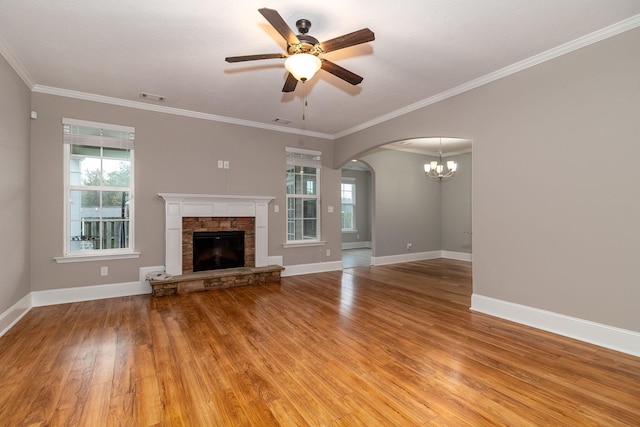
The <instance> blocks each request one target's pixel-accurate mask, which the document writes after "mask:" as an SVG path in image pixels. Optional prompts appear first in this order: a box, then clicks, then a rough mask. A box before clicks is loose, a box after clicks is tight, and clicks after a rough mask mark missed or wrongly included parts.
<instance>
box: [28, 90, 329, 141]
mask: <svg viewBox="0 0 640 427" xmlns="http://www.w3.org/2000/svg"><path fill="white" fill-rule="evenodd" d="M31 90H32V91H33V92H37V93H44V94H47V95H55V96H63V97H66V98H73V99H81V100H84V101H93V102H100V103H103V104H110V105H117V106H120V107H128V108H136V109H139V110H147V111H155V112H158V113H166V114H173V115H176V116H184V117H191V118H194V119H202V120H210V121H213V122H221V123H229V124H234V125H240V126H248V127H254V128H259V129H265V130H272V131H276V132H285V133H292V134H296V135H302V136H311V137H315V138H321V139H329V140H333V139H334V138H333V135H329V134H326V133H320V132H310V131H305V130H301V129H291V128H286V127H282V126H275V125H270V124H266V123H259V122H253V121H250V120H242V119H234V118H232V117H225V116H218V115H216V114H209V113H202V112H199V111H192V110H184V109H181V108H174V107H167V106H164V105H154V104H147V103H145V102H140V101H131V100H128V99H121V98H113V97H110V96H103V95H96V94H93V93H87V92H78V91H75V90H68V89H60V88H56V87H51V86H42V85H38V84H37V85H35V86H33V88H32V89H31Z"/></svg>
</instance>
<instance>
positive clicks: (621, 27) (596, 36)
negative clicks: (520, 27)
mask: <svg viewBox="0 0 640 427" xmlns="http://www.w3.org/2000/svg"><path fill="white" fill-rule="evenodd" d="M637 27H640V15H635V16H632V17H630V18H628V19H625V20H623V21H620V22H618V23H616V24H613V25H610V26H608V27H606V28H603V29H601V30H598V31H595V32H593V33H591V34H587V35H586V36H583V37H580V38H578V39H575V40H572V41H570V42H568V43H565V44H563V45H560V46H557V47H555V48H553V49H549V50H547V51H545V52H542V53H540V54H538V55H535V56H532V57H530V58H527V59H525V60H522V61H519V62H516V63H515V64H512V65H509V66H507V67H504V68H502V69H500V70H497V71H495V72H492V73H489V74H486V75H484V76H482V77H479V78H477V79H474V80H471V81H469V82H467V83H464V84H462V85H459V86H456V87H454V88H452V89H449V90H446V91H444V92H441V93H439V94H436V95H434V96H431V97H429V98H426V99H423V100H421V101H418V102H415V103H413V104H410V105H407V106H406V107H403V108H400V109H398V110H395V111H392V112H390V113H388V114H385V115H382V116H380V117H377V118H374V119H372V120H369V121H367V122H364V123H361V124H359V125H357V126H354V127H352V128H349V129H346V130H344V131H341V132H338V133H335V134H333V135H331V134H326V133H321V132H311V131H305V130H301V129H292V128H287V127H283V126H276V125H271V124H266V123H260V122H254V121H250V120H243V119H235V118H232V117H225V116H218V115H215V114H208V113H202V112H198V111H191V110H184V109H180V108H173V107H166V106H162V105H153V104H147V103H143V102H139V101H130V100H126V99H120V98H112V97H108V96H102V95H95V94H91V93H86V92H78V91H73V90H66V89H60V88H54V87H50V86H42V85H38V84H35V83H34V82H33V79H32V78H31V76H30V75H29V73H28V72H27V71H26V69H25V68H24V67H23V66H22V64H21V63H20V61H18V59H17V58H15V56H14V55H13V54H12V53H11V50H10V49H9V47H8V46H7V44H6V43H5V42H4V41H3V40H2V39H0V54H1V55H2V56H3V57H4V58H5V59H6V60H7V62H8V63H9V64H10V65H11V67H12V68H13V69H14V70H15V71H16V73H17V74H18V75H19V76H20V78H21V79H22V80H23V81H24V83H25V84H26V85H27V86H28V87H29V88H30V89H31V90H32V91H33V92H38V93H44V94H49V95H57V96H63V97H67V98H75V99H82V100H87V101H94V102H101V103H105V104H111V105H118V106H122V107H129V108H137V109H140V110H147V111H156V112H160V113H167V114H173V115H178V116H185V117H192V118H196V119H202V120H210V121H215V122H221V123H229V124H235V125H239V126H248V127H253V128H259V129H265V130H270V131H275V132H284V133H291V134H295V135H301V136H310V137H315V138H320V139H326V140H336V139H339V138H342V137H345V136H347V135H350V134H352V133H356V132H359V131H362V130H364V129H367V128H370V127H372V126H375V125H378V124H380V123H384V122H386V121H388V120H391V119H394V118H397V117H400V116H403V115H405V114H408V113H411V112H413V111H416V110H419V109H421V108H424V107H427V106H429V105H433V104H435V103H438V102H440V101H444V100H446V99H448V98H451V97H454V96H456V95H459V94H461V93H464V92H467V91H470V90H472V89H476V88H478V87H480V86H484V85H486V84H488V83H492V82H494V81H496V80H499V79H501V78H503V77H507V76H510V75H512V74H515V73H517V72H520V71H523V70H526V69H528V68H531V67H534V66H536V65H539V64H542V63H543V62H546V61H550V60H552V59H555V58H557V57H559V56H562V55H565V54H567V53H570V52H573V51H575V50H578V49H581V48H583V47H586V46H589V45H591V44H594V43H597V42H599V41H602V40H605V39H607V38H610V37H613V36H616V35H618V34H621V33H623V32H626V31H629V30H632V29H634V28H637Z"/></svg>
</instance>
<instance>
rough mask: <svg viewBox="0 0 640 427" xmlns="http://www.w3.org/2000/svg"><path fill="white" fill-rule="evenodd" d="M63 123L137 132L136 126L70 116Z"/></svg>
mask: <svg viewBox="0 0 640 427" xmlns="http://www.w3.org/2000/svg"><path fill="white" fill-rule="evenodd" d="M62 124H63V125H71V126H84V127H89V128H96V129H108V130H116V131H122V132H129V133H134V134H135V133H136V128H135V127H132V126H124V125H114V124H111V123H100V122H90V121H88V120H80V119H71V118H68V117H63V118H62Z"/></svg>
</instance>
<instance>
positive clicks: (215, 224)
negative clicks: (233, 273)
mask: <svg viewBox="0 0 640 427" xmlns="http://www.w3.org/2000/svg"><path fill="white" fill-rule="evenodd" d="M196 231H244V265H243V267H255V264H256V263H255V241H256V239H255V218H254V217H229V218H227V217H222V218H220V217H202V216H197V217H183V218H182V274H187V273H193V233H195V232H196Z"/></svg>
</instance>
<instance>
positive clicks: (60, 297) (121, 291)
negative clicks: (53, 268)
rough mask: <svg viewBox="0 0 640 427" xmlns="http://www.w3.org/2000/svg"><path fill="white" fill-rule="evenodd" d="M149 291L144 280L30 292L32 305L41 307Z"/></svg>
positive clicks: (147, 292)
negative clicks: (142, 281)
mask: <svg viewBox="0 0 640 427" xmlns="http://www.w3.org/2000/svg"><path fill="white" fill-rule="evenodd" d="M150 293H151V287H150V286H149V284H148V283H146V282H144V283H141V282H125V283H112V284H108V285H94V286H79V287H77V288H63V289H51V290H47V291H35V292H31V298H32V299H31V301H32V304H33V307H42V306H45V305H55V304H67V303H71V302H80V301H93V300H98V299H105V298H116V297H125V296H130V295H142V294H150Z"/></svg>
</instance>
